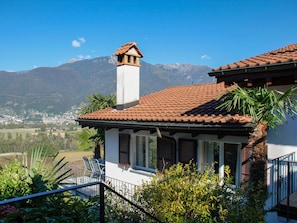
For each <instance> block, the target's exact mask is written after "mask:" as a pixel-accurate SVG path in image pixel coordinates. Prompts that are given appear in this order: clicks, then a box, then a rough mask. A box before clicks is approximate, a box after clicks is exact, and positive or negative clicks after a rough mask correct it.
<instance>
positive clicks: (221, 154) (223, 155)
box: [204, 142, 241, 185]
mask: <svg viewBox="0 0 297 223" xmlns="http://www.w3.org/2000/svg"><path fill="white" fill-rule="evenodd" d="M204 149H205V152H206V153H207V161H208V164H214V169H215V172H216V173H218V174H219V175H220V176H221V177H223V176H224V168H225V166H229V168H230V171H231V173H230V175H231V177H232V178H233V183H234V184H236V185H238V184H239V183H240V162H241V161H240V148H239V145H238V144H232V143H224V142H204Z"/></svg>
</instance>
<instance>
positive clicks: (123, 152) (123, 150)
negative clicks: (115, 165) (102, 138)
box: [119, 134, 130, 165]
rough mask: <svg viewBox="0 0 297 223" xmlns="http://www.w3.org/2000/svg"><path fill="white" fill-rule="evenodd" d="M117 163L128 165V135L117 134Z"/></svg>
mask: <svg viewBox="0 0 297 223" xmlns="http://www.w3.org/2000/svg"><path fill="white" fill-rule="evenodd" d="M119 163H120V164H123V165H130V135H128V134H119Z"/></svg>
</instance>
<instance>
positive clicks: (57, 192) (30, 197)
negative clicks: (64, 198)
mask: <svg viewBox="0 0 297 223" xmlns="http://www.w3.org/2000/svg"><path fill="white" fill-rule="evenodd" d="M97 184H100V182H99V181H97V182H96V181H95V182H90V183H86V184H80V185H77V186H71V187H65V188H63V189H56V190H50V191H44V192H39V193H35V194H29V195H26V196H22V197H14V198H10V199H7V200H3V201H0V205H5V204H11V203H15V202H19V201H25V200H29V199H33V198H38V197H44V196H47V195H52V194H59V193H63V192H66V191H69V190H76V189H79V188H83V187H89V186H94V185H97Z"/></svg>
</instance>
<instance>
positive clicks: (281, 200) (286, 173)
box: [268, 153, 297, 215]
mask: <svg viewBox="0 0 297 223" xmlns="http://www.w3.org/2000/svg"><path fill="white" fill-rule="evenodd" d="M269 164H271V167H270V168H269V169H268V170H269V171H270V182H271V184H270V185H271V191H270V192H271V195H270V196H271V199H270V200H271V204H270V205H269V206H270V207H269V208H276V209H277V210H279V208H280V205H285V206H287V207H288V208H289V207H290V206H291V205H292V204H291V203H290V202H291V201H290V199H289V197H290V195H292V194H293V193H294V192H296V191H297V161H296V158H295V153H290V154H287V155H284V156H281V157H278V158H276V159H273V160H270V161H269ZM288 210H289V209H288ZM288 214H289V213H287V215H288Z"/></svg>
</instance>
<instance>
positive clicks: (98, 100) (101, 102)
mask: <svg viewBox="0 0 297 223" xmlns="http://www.w3.org/2000/svg"><path fill="white" fill-rule="evenodd" d="M87 100H88V102H89V104H88V105H86V106H84V107H83V108H82V109H81V112H80V114H81V115H84V114H87V113H91V112H94V111H98V110H100V109H104V108H107V107H112V106H114V105H115V104H116V95H115V94H110V95H107V96H105V95H102V94H92V95H89V96H88V97H87ZM80 139H81V140H83V141H81V143H80V144H81V145H88V144H89V143H90V142H92V143H93V147H94V148H95V158H101V153H102V152H101V151H100V147H102V145H104V140H105V131H104V129H102V128H98V129H97V130H96V132H95V133H94V134H93V135H92V136H90V137H89V138H88V139H86V137H81V138H80Z"/></svg>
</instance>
